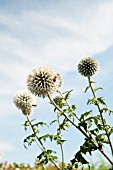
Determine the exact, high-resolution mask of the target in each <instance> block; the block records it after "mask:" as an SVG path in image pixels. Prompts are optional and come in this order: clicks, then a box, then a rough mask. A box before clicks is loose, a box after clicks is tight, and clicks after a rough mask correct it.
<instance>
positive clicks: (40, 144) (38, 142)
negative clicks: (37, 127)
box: [26, 114, 60, 170]
mask: <svg viewBox="0 0 113 170" xmlns="http://www.w3.org/2000/svg"><path fill="white" fill-rule="evenodd" d="M26 117H27V121H28V122H29V126H30V128H31V130H32V132H33V134H34V135H35V141H36V143H37V145H38V146H39V148H40V149H41V150H42V151H46V149H45V147H44V146H43V143H42V142H41V141H40V140H39V138H38V136H37V135H36V133H35V131H34V128H33V126H32V123H31V121H30V119H29V116H28V114H26ZM50 161H51V162H52V163H53V164H54V165H55V167H56V168H57V169H58V170H60V168H59V167H58V165H57V164H56V162H54V161H53V160H52V159H51V160H50Z"/></svg>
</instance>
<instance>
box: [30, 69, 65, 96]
mask: <svg viewBox="0 0 113 170" xmlns="http://www.w3.org/2000/svg"><path fill="white" fill-rule="evenodd" d="M61 84H62V80H61V78H60V75H59V74H57V73H56V72H55V71H54V70H53V69H52V68H50V67H49V66H41V67H38V68H35V69H33V70H32V71H31V73H30V74H29V75H28V77H27V86H28V89H29V90H30V91H31V93H33V94H35V95H38V96H39V97H43V98H45V97H47V95H48V94H50V95H51V94H52V93H53V92H55V91H57V90H58V88H59V87H60V86H61Z"/></svg>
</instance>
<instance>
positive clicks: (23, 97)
mask: <svg viewBox="0 0 113 170" xmlns="http://www.w3.org/2000/svg"><path fill="white" fill-rule="evenodd" d="M13 102H14V104H15V106H16V107H17V108H18V109H21V110H22V113H23V114H25V115H26V114H28V115H29V114H31V113H32V108H33V106H36V100H35V97H34V96H33V94H31V93H30V92H29V91H28V90H24V91H20V92H18V93H17V94H16V96H15V97H14V99H13Z"/></svg>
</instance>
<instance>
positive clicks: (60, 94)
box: [57, 90, 80, 121]
mask: <svg viewBox="0 0 113 170" xmlns="http://www.w3.org/2000/svg"><path fill="white" fill-rule="evenodd" d="M57 92H58V93H59V94H60V95H61V97H62V98H63V99H64V96H63V95H62V93H61V92H60V91H59V90H57ZM64 100H65V99H64ZM65 102H66V104H67V106H68V107H69V108H70V109H71V111H72V113H73V115H74V116H75V117H76V118H77V119H78V121H80V119H79V117H78V116H77V115H76V113H74V112H73V109H72V107H71V106H70V104H69V102H68V101H67V100H65Z"/></svg>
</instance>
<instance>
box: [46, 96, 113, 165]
mask: <svg viewBox="0 0 113 170" xmlns="http://www.w3.org/2000/svg"><path fill="white" fill-rule="evenodd" d="M48 98H49V100H50V102H51V103H52V104H53V105H54V106H55V108H56V109H57V110H58V111H59V112H61V113H62V115H64V117H65V118H67V120H68V121H69V122H70V123H71V124H72V125H73V126H74V127H76V128H77V129H78V130H79V131H80V132H81V133H82V134H83V135H84V136H85V137H86V138H88V139H90V137H91V139H92V136H90V137H89V136H88V135H87V133H86V132H84V130H83V129H81V127H79V126H78V125H77V124H76V123H74V122H73V121H72V120H71V119H70V118H69V117H68V116H67V115H66V114H65V113H63V112H62V110H61V109H60V108H59V107H58V105H56V103H55V102H54V101H53V100H52V98H51V97H50V95H49V94H48ZM91 141H92V142H93V144H94V145H95V146H96V148H97V149H98V150H99V151H100V152H101V153H102V154H103V155H104V156H105V157H106V159H107V160H108V161H109V162H110V163H111V165H113V161H112V160H111V159H110V158H109V157H108V156H107V155H106V153H105V152H104V151H103V150H102V149H101V148H100V147H99V146H98V145H97V143H95V142H94V140H93V139H92V140H91Z"/></svg>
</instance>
